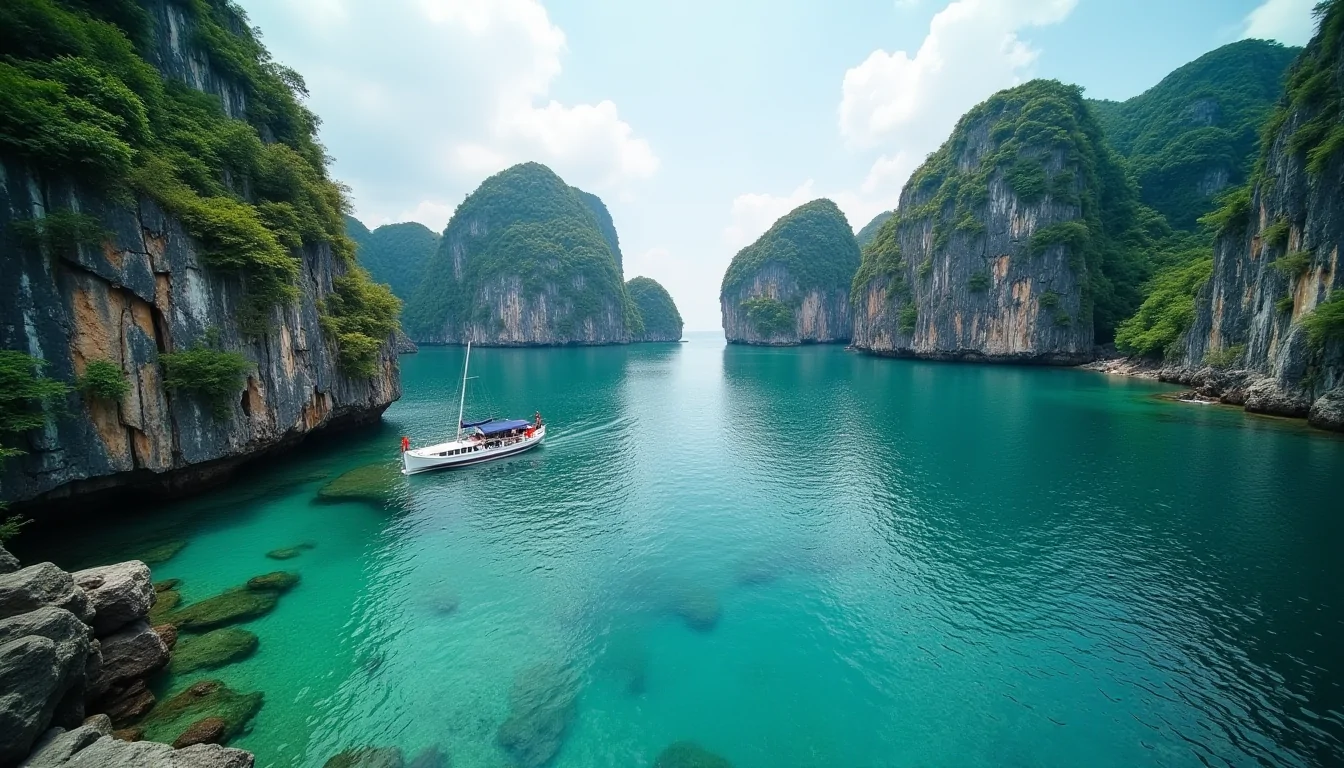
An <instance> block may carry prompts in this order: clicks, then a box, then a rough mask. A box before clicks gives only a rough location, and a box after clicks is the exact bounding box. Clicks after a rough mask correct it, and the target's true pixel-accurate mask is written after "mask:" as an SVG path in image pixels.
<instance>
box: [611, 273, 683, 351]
mask: <svg viewBox="0 0 1344 768" xmlns="http://www.w3.org/2000/svg"><path fill="white" fill-rule="evenodd" d="M625 289H626V292H628V293H629V294H630V300H631V301H633V302H634V303H635V308H636V309H637V310H639V320H640V323H639V324H640V326H641V327H640V329H639V330H638V332H636V333H635V334H633V335H632V336H631V338H630V340H631V341H681V329H682V322H681V313H680V312H678V311H677V305H676V303H675V302H673V301H672V296H671V295H669V294H668V292H667V289H666V288H664V287H663V286H662V285H660V284H659V283H658V281H657V280H654V279H653V278H649V277H635V278H631V279H630V281H629V282H627V283H626V284H625Z"/></svg>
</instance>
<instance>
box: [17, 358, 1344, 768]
mask: <svg viewBox="0 0 1344 768" xmlns="http://www.w3.org/2000/svg"><path fill="white" fill-rule="evenodd" d="M402 360H403V365H404V389H405V392H406V395H405V399H404V400H403V401H402V402H400V403H398V404H396V405H395V406H394V407H393V408H392V409H390V410H389V411H388V413H387V416H386V419H385V422H384V424H383V425H382V426H381V427H379V428H377V429H374V430H372V431H370V432H365V433H362V434H359V435H355V436H350V437H335V438H320V439H318V440H316V441H312V442H313V443H314V444H313V445H312V446H310V447H309V448H308V449H305V450H304V451H301V452H296V453H295V454H294V455H293V456H291V457H287V459H286V461H285V462H283V463H279V462H274V463H272V465H271V466H269V467H267V468H266V469H264V470H260V471H255V472H250V473H248V474H246V475H245V476H244V477H243V478H242V479H241V480H240V481H239V482H237V483H234V484H232V485H231V486H230V487H229V488H225V489H221V490H220V491H218V492H214V493H210V494H207V495H205V496H202V497H199V498H197V499H193V500H191V501H188V502H183V503H179V504H175V505H171V506H169V507H167V508H163V509H157V510H154V511H153V513H152V514H151V513H143V514H129V515H128V514H126V513H118V514H117V515H116V516H115V518H113V516H111V515H109V516H107V517H105V518H103V519H102V520H101V521H94V522H92V523H90V524H89V525H90V527H88V528H87V529H86V534H85V535H84V536H82V537H81V538H80V539H79V540H76V541H70V540H69V539H64V538H59V534H60V532H54V533H53V532H46V533H43V532H35V533H34V534H33V535H31V536H29V535H27V534H25V536H24V538H23V540H22V542H21V543H22V545H23V548H24V549H26V550H27V551H23V552H21V554H23V555H25V556H26V557H38V556H46V557H51V558H53V559H55V560H56V561H57V562H60V563H62V564H68V565H75V564H85V563H87V562H91V561H94V560H99V559H115V558H117V557H124V556H129V555H131V554H133V553H135V552H143V551H146V550H147V549H149V548H151V547H154V546H158V545H161V544H163V543H165V542H171V541H176V540H181V541H186V542H187V546H186V547H185V548H184V549H182V550H181V552H180V553H178V554H176V555H175V556H173V557H172V558H171V559H169V560H167V561H166V562H164V563H162V564H161V565H157V566H155V574H156V577H158V578H168V577H174V578H181V579H183V584H182V586H181V590H182V593H183V597H184V598H185V599H186V600H188V601H190V600H198V599H201V598H203V597H207V596H210V595H212V594H215V593H218V592H219V591H221V590H223V589H226V588H228V587H230V586H233V585H236V584H240V583H242V582H243V581H245V580H246V579H247V578H248V577H250V576H253V575H256V574H260V573H265V572H268V571H273V570H276V568H277V567H283V568H284V569H286V570H295V571H297V572H299V573H301V575H302V582H301V583H300V584H299V586H298V587H296V588H295V589H294V590H293V591H292V592H290V593H288V594H286V595H285V596H284V597H283V598H282V599H281V602H280V606H279V608H277V609H276V610H275V611H274V612H273V613H271V614H268V615H266V616H264V617H262V618H260V619H256V620H254V621H252V622H249V623H248V624H247V625H246V626H247V628H248V629H249V630H250V631H252V632H255V633H256V634H257V635H258V636H259V637H260V648H259V651H258V653H257V654H256V655H255V656H253V657H251V658H249V659H247V660H246V661H243V662H241V663H238V664H235V665H232V666H229V667H225V668H224V669H222V670H217V671H215V672H210V673H197V674H192V675H182V676H179V677H178V678H173V679H170V680H167V681H165V682H164V685H163V690H164V691H165V692H167V691H171V690H176V689H179V688H181V687H182V686H185V685H187V684H190V683H191V682H193V681H195V680H199V679H202V678H203V677H204V676H205V675H207V674H208V675H210V676H215V677H218V678H220V679H224V680H225V681H226V682H228V683H229V685H231V686H232V687H234V688H236V689H239V690H260V691H263V692H264V693H265V694H266V704H265V706H264V707H263V708H262V711H261V714H260V715H259V716H258V718H257V720H256V722H255V724H254V729H253V732H252V733H251V734H249V735H247V736H245V737H244V738H242V739H241V740H240V742H239V744H240V745H241V746H244V747H247V748H251V749H254V750H256V751H257V753H258V755H259V765H277V766H310V765H312V766H317V765H322V763H323V762H324V761H325V760H326V759H327V758H328V757H330V756H331V755H333V754H335V753H336V752H339V751H340V750H343V749H347V748H351V747H358V746H391V747H397V748H400V749H401V750H402V751H403V753H404V754H405V756H406V757H407V758H408V759H409V758H410V757H411V756H413V755H415V754H417V753H419V752H420V751H421V750H426V749H434V750H438V751H439V753H440V754H442V755H447V756H449V757H450V758H451V760H452V764H454V765H482V766H503V765H508V764H511V763H513V764H537V765H539V764H542V763H543V762H544V763H545V764H547V765H554V766H558V767H560V768H567V767H570V766H592V765H632V766H638V765H650V764H651V763H652V761H653V758H654V756H655V755H657V754H658V753H659V752H661V751H662V750H663V749H664V748H666V747H667V746H668V745H670V744H673V743H675V742H680V741H684V740H692V741H694V742H697V743H698V744H700V745H701V746H703V747H704V748H706V749H709V750H711V751H712V752H714V753H717V754H720V755H723V756H725V757H726V758H728V759H729V760H731V761H732V763H733V765H735V766H737V767H738V768H752V767H755V766H761V767H764V766H771V767H773V768H777V767H778V766H815V765H854V766H869V765H874V766H875V765H955V766H998V765H1021V766H1075V765H1097V766H1131V765H1165V766H1198V765H1251V764H1263V765H1321V766H1324V765H1335V764H1339V763H1341V761H1344V746H1342V745H1341V743H1340V739H1341V738H1344V714H1342V713H1344V692H1341V687H1340V686H1341V676H1342V673H1341V662H1340V659H1339V658H1338V649H1339V648H1341V647H1344V619H1342V617H1341V605H1342V604H1344V599H1342V598H1344V595H1341V589H1344V588H1342V587H1341V586H1340V585H1341V584H1344V578H1341V577H1344V565H1341V564H1340V562H1339V558H1338V556H1337V553H1338V551H1339V544H1340V542H1341V540H1344V537H1342V536H1341V534H1344V531H1342V530H1341V522H1340V518H1339V515H1338V499H1337V478H1338V477H1339V476H1340V473H1341V471H1342V470H1344V441H1341V440H1339V439H1337V438H1334V437H1332V436H1328V435H1321V434H1317V433H1313V432H1310V431H1308V430H1306V429H1304V428H1302V427H1301V426H1300V425H1298V424H1295V423H1287V422H1282V421H1267V420H1260V419H1254V418H1250V417H1247V416H1245V415H1244V414H1241V413H1240V412H1235V411H1229V410H1226V409H1221V408H1206V407H1199V406H1189V405H1184V404H1180V403H1174V402H1171V401H1169V400H1164V399H1161V398H1158V397H1155V395H1156V394H1157V393H1160V392H1165V391H1168V390H1169V388H1167V387H1164V386H1162V385H1158V384H1154V383H1152V382H1143V381H1136V380H1130V379H1117V378H1109V377H1105V376H1101V375H1096V374H1090V373H1085V372H1080V371H1068V370H1055V369H1036V368H1012V367H993V366H974V365H950V364H936V363H923V362H914V361H898V360H884V359H877V358H870V357H863V356H859V355H855V354H852V353H847V352H845V351H843V350H841V349H838V348H835V347H804V348H798V349H761V348H748V347H725V346H724V344H723V343H722V340H721V339H720V338H715V337H710V336H693V337H692V341H691V343H688V344H681V345H636V346H631V347H613V348H587V349H585V348H573V349H553V350H539V349H534V350H527V349H522V350H496V349H482V350H474V351H473V360H472V371H471V372H472V374H473V375H474V376H477V377H478V378H476V379H474V380H473V381H472V382H471V388H470V390H469V393H468V394H469V397H468V403H469V405H468V409H467V413H468V415H469V416H471V417H477V418H483V417H484V416H486V415H496V416H505V415H508V416H522V417H528V416H530V415H531V414H532V412H533V411H536V410H540V411H541V412H542V413H543V415H544V416H545V417H546V419H547V422H548V424H549V425H550V428H551V434H550V436H548V442H547V444H546V445H545V446H544V447H543V448H541V449H540V450H537V451H534V452H531V453H528V454H524V455H522V456H520V457H517V458H514V459H511V460H506V461H501V462H496V463H491V464H487V465H483V466H480V467H477V468H474V469H470V470H464V471H456V472H442V473H428V474H424V475H417V476H414V477H411V478H401V477H399V476H396V477H395V478H394V480H393V481H392V482H391V483H390V484H389V485H388V486H387V489H388V490H389V491H390V493H391V497H390V498H391V501H390V503H375V504H369V503H361V502H360V501H358V500H357V499H356V498H353V497H352V498H351V499H349V500H342V501H340V502H339V503H323V504H319V503H316V497H317V494H318V491H319V489H320V488H321V487H322V486H323V485H324V484H325V483H328V482H330V481H331V480H332V479H333V478H336V477H338V476H340V475H342V474H343V473H345V472H347V471H349V470H352V469H355V468H359V467H363V466H367V465H370V464H373V465H377V466H387V467H389V468H394V467H395V463H396V450H397V445H398V442H399V438H400V436H401V435H403V434H405V435H409V436H411V437H412V439H413V441H414V442H415V443H417V444H424V443H425V442H428V441H431V440H438V439H441V438H442V437H443V436H444V435H446V434H450V433H451V432H452V429H453V421H454V419H455V418H456V415H457V410H456V406H457V386H458V384H459V381H460V376H461V363H462V350H460V349H456V348H427V349H424V350H423V351H422V352H421V353H420V354H419V355H415V356H409V357H404V358H403V359H402ZM301 543H307V544H312V545H313V546H312V548H311V549H303V550H299V551H298V554H297V555H295V556H293V557H292V558H291V559H287V560H285V561H284V564H283V566H277V563H276V561H275V560H274V559H268V558H267V557H266V553H267V552H272V551H274V550H277V549H284V548H290V547H294V546H295V545H297V544H301Z"/></svg>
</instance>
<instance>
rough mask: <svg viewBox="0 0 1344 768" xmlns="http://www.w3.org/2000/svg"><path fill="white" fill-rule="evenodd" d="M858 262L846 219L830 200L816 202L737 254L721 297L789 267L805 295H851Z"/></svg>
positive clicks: (795, 212) (724, 279)
mask: <svg viewBox="0 0 1344 768" xmlns="http://www.w3.org/2000/svg"><path fill="white" fill-rule="evenodd" d="M859 260H860V256H859V246H858V244H857V243H856V242H855V241H854V230H853V229H851V228H850V226H849V222H848V221H847V220H846V219H845V214H844V213H842V212H841V211H840V208H839V207H837V206H836V204H835V203H833V202H831V201H830V200H826V199H824V198H823V199H820V200H813V201H812V202H810V203H806V204H804V205H800V206H798V207H797V208H795V209H793V210H792V211H790V212H789V213H788V214H787V215H785V216H783V217H782V218H780V219H779V220H778V221H776V222H775V223H774V225H773V226H771V227H770V229H769V230H767V231H766V233H765V234H763V235H761V236H760V238H759V239H757V240H756V242H754V243H752V244H751V245H748V246H747V247H746V248H743V249H742V250H740V251H738V252H737V255H736V256H734V257H733V261H732V263H731V264H729V265H728V271H727V272H726V273H724V275H723V285H722V288H721V289H720V298H725V297H727V296H728V295H729V294H731V293H733V292H734V291H736V290H737V289H739V288H741V287H742V286H744V285H746V284H747V283H750V282H751V281H752V280H753V279H755V277H756V275H757V274H759V273H760V271H761V270H762V269H763V268H764V267H765V266H767V265H768V264H771V263H775V264H779V265H780V266H782V267H784V268H785V269H786V270H787V271H788V274H789V276H790V277H792V278H793V279H794V280H795V281H796V282H797V284H798V289H799V291H800V292H803V293H806V292H808V291H811V290H819V291H822V292H828V291H834V290H847V289H848V288H849V285H850V282H851V280H852V279H853V277H854V271H855V270H856V269H858V267H859Z"/></svg>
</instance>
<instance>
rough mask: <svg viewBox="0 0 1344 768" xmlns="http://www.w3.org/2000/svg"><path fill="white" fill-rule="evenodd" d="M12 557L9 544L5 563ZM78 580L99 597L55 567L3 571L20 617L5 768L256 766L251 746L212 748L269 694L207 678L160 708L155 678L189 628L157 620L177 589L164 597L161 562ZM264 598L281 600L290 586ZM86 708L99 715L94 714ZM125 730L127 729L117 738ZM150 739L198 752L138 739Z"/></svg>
mask: <svg viewBox="0 0 1344 768" xmlns="http://www.w3.org/2000/svg"><path fill="white" fill-rule="evenodd" d="M11 560H12V558H11V557H10V556H9V553H8V552H6V551H5V550H4V548H3V547H0V562H9V561H11ZM77 578H78V580H79V582H80V583H83V584H85V585H87V586H88V589H89V593H88V594H86V593H85V591H84V589H83V588H81V587H80V586H78V585H77V584H75V580H76V577H74V576H71V574H68V573H65V572H64V571H62V570H60V569H59V568H57V567H56V566H54V565H52V564H51V563H42V564H39V565H36V566H30V567H29V568H20V569H17V570H14V571H12V572H11V573H7V574H4V575H3V576H0V580H3V583H2V584H0V594H3V595H4V597H5V601H4V605H5V606H6V610H8V611H10V612H11V614H12V615H7V616H5V617H3V618H0V766H11V765H23V766H24V767H25V768H50V767H54V766H77V767H79V768H85V767H87V768H112V767H114V766H116V767H122V766H124V767H125V768H248V767H250V766H251V765H252V762H253V761H252V756H251V755H250V754H248V753H247V752H243V751H241V750H230V749H223V748H222V747H219V746H217V745H213V744H212V745H208V746H207V745H205V743H206V742H223V741H226V740H227V739H229V738H231V737H232V736H234V735H236V734H238V733H240V732H241V731H242V730H243V729H244V728H246V726H247V724H248V722H249V721H250V720H251V718H252V717H253V716H254V715H255V714H256V712H257V709H259V708H260V706H261V694H259V693H258V694H238V693H235V692H233V691H230V690H228V689H227V688H225V687H224V686H222V685H221V684H219V683H217V682H212V681H207V682H206V683H201V684H198V685H196V686H192V688H190V689H188V690H187V691H185V692H183V693H182V694H180V695H178V696H176V697H174V698H172V699H170V700H169V701H167V702H165V703H164V704H163V705H160V706H158V707H156V706H155V697H154V694H153V692H152V691H150V689H149V685H148V681H149V679H150V678H151V677H152V676H154V675H155V674H157V673H158V672H159V671H160V670H162V669H163V668H164V666H165V665H166V664H167V663H168V661H169V654H170V651H171V649H172V648H173V646H174V645H175V643H176V640H177V634H176V630H175V629H174V628H173V627H171V626H158V627H151V626H150V624H149V622H147V621H146V618H147V616H148V614H149V613H150V612H151V606H152V605H153V604H154V601H155V599H156V598H161V597H163V596H165V595H173V596H175V595H176V594H177V593H176V592H174V591H172V590H171V589H166V590H165V591H163V592H159V593H156V592H155V589H154V586H153V584H152V582H151V581H150V574H149V569H148V568H146V567H145V565H144V563H141V562H135V561H132V562H127V563H118V564H116V565H110V566H105V567H102V568H96V569H90V570H89V571H82V572H80V573H79V574H78V576H77ZM165 586H175V585H174V584H168V585H165ZM242 591H248V590H242ZM253 594H257V595H260V596H270V597H271V598H272V599H274V598H275V596H276V595H277V594H278V593H277V592H276V591H274V590H271V589H268V590H266V591H265V592H264V593H253ZM91 605H96V606H98V607H99V613H98V614H95V613H94V612H93V610H92V609H91V607H90V606H91ZM63 606H68V607H70V608H73V609H75V610H77V611H79V613H76V612H74V611H72V610H67V607H63ZM24 608H27V610H23V609H24ZM99 616H101V617H102V621H101V622H100V621H99V620H98V618H99ZM95 626H96V627H97V628H98V630H97V631H95ZM109 628H110V629H109ZM203 655H208V654H201V653H197V658H200V657H201V656H203ZM86 705H87V708H88V709H89V710H91V711H94V712H97V713H99V714H97V715H95V716H93V717H90V718H88V720H87V721H86V720H85V716H84V715H85V709H86ZM113 728H120V729H121V730H119V731H116V732H115V736H116V737H117V738H113V736H114V732H113V730H112V729H113ZM67 729H69V730H67ZM145 736H148V737H149V738H151V739H157V740H158V741H160V742H171V743H174V744H176V745H177V746H180V747H186V748H184V749H179V750H174V749H173V748H172V747H170V746H168V744H167V743H154V742H139V741H138V740H139V739H141V738H143V737H145ZM131 741H136V743H134V744H132V743H130V742H131ZM189 745H200V746H189ZM25 756H26V759H25Z"/></svg>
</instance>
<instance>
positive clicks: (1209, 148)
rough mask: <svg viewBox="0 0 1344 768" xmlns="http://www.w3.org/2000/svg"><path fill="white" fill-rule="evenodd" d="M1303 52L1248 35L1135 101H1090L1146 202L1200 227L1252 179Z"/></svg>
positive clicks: (1178, 222)
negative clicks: (1222, 195)
mask: <svg viewBox="0 0 1344 768" xmlns="http://www.w3.org/2000/svg"><path fill="white" fill-rule="evenodd" d="M1299 51H1300V49H1297V48H1287V47H1284V46H1283V45H1280V44H1278V43H1274V42H1270V41H1267V40H1242V41H1239V42H1236V43H1231V44H1229V45H1225V46H1223V47H1221V48H1218V49H1217V50H1214V51H1211V52H1209V53H1207V54H1205V55H1203V56H1201V57H1199V58H1198V59H1196V60H1194V61H1192V62H1190V63H1189V64H1186V65H1185V66H1183V67H1181V68H1179V69H1177V70H1176V71H1174V72H1172V73H1171V74H1169V75H1167V76H1166V77H1165V78H1163V79H1162V82H1160V83H1158V84H1157V85H1156V86H1154V87H1152V88H1150V89H1149V90H1147V91H1145V92H1144V93H1142V94H1140V95H1138V96H1135V97H1134V98H1132V99H1129V100H1127V101H1124V102H1114V101H1092V102H1090V105H1091V107H1092V109H1093V111H1094V112H1095V113H1096V115H1097V121H1098V122H1099V123H1100V124H1101V126H1102V128H1103V130H1104V131H1105V133H1106V138H1107V139H1108V140H1109V141H1110V143H1111V146H1112V147H1114V148H1115V149H1116V150H1117V151H1118V152H1119V153H1120V154H1121V155H1123V156H1124V157H1125V158H1127V159H1128V160H1129V163H1130V168H1131V171H1132V173H1133V175H1134V177H1135V179H1136V180H1137V181H1138V184H1139V190H1140V195H1141V197H1142V200H1143V202H1144V203H1145V204H1147V205H1149V206H1151V207H1153V208H1154V209H1155V210H1157V211H1158V212H1159V213H1161V214H1162V215H1164V216H1166V218H1167V220H1168V221H1169V222H1170V223H1171V225H1172V226H1173V227H1176V228H1178V229H1183V230H1191V231H1192V230H1194V229H1195V228H1196V222H1197V220H1198V219H1199V217H1200V216H1202V215H1203V214H1204V213H1206V212H1207V211H1208V210H1209V209H1210V208H1211V207H1212V204H1213V197H1214V195H1215V194H1217V193H1218V192H1219V191H1221V190H1222V189H1223V188H1224V187H1229V186H1236V185H1239V184H1242V183H1244V182H1245V181H1246V179H1247V177H1248V176H1249V174H1250V171H1251V166H1252V163H1253V161H1254V159H1255V157H1256V146H1257V144H1258V143H1259V136H1260V128H1261V126H1262V125H1263V124H1264V122H1265V119H1266V118H1268V117H1269V116H1270V114H1271V113H1272V111H1273V108H1274V103H1275V101H1276V100H1278V98H1279V95H1280V94H1281V93H1282V91H1283V80H1284V73H1285V72H1286V71H1287V70H1288V67H1289V65H1290V64H1291V63H1292V61H1293V58H1294V57H1295V56H1296V55H1297V54H1298V52H1299Z"/></svg>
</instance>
